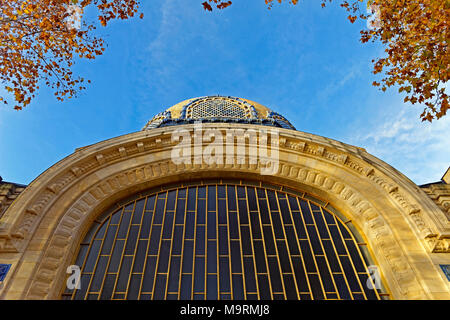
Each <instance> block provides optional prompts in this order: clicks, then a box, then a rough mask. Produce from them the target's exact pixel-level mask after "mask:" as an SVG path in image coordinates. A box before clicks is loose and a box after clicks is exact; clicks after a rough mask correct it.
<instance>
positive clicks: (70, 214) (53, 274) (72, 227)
mask: <svg viewBox="0 0 450 320" xmlns="http://www.w3.org/2000/svg"><path fill="white" fill-rule="evenodd" d="M259 166H260V163H259V162H258V163H257V164H256V167H250V165H248V164H241V165H235V166H231V167H230V168H225V167H224V166H221V165H215V166H213V167H211V166H209V165H207V164H206V163H203V164H202V165H201V166H199V167H197V166H196V165H193V164H191V165H186V164H182V165H174V164H173V162H171V161H170V160H168V161H163V162H156V163H151V164H146V165H143V166H139V167H136V168H133V169H131V170H126V171H123V172H120V173H117V174H115V175H112V176H110V177H108V178H107V179H105V180H104V181H102V182H100V183H98V184H96V185H94V186H92V187H91V188H89V190H88V191H86V192H84V194H83V196H81V197H80V198H79V199H78V200H77V201H76V202H75V203H74V204H73V205H72V206H71V208H69V210H67V212H66V213H65V214H64V216H63V218H62V219H61V221H60V223H59V225H58V227H57V228H56V230H55V232H54V235H53V237H52V239H51V241H50V245H49V246H48V248H47V250H46V251H45V254H44V257H43V259H42V260H43V261H44V262H43V263H42V264H41V265H40V266H39V269H38V270H37V272H36V275H37V276H36V278H35V279H34V281H33V283H32V284H31V287H30V290H29V293H28V295H27V298H30V299H42V298H46V297H47V296H46V294H47V293H48V292H50V291H51V290H50V289H51V288H52V287H53V285H54V280H55V279H58V278H59V277H58V272H60V273H61V272H63V273H64V272H65V269H64V270H61V268H60V266H64V265H65V264H64V260H65V259H68V258H69V257H67V256H65V254H64V253H66V252H71V250H70V248H69V246H71V245H73V240H74V239H73V237H72V235H74V234H77V233H78V230H79V228H80V226H81V225H83V223H84V221H85V220H86V219H87V217H88V216H89V213H90V211H92V210H93V209H94V207H95V206H96V205H98V204H99V203H101V202H102V201H103V200H105V199H108V198H109V197H110V196H111V195H112V194H114V193H116V192H119V191H121V190H125V189H127V188H130V187H132V186H133V185H137V184H140V183H144V182H145V181H148V180H154V179H158V178H160V177H167V176H176V175H177V174H179V173H186V172H201V171H210V170H217V169H220V170H221V171H222V170H223V171H231V172H236V171H239V172H243V173H245V172H246V171H249V172H254V171H255V170H257V169H258V168H259ZM278 175H279V176H281V177H285V178H286V179H289V180H292V182H296V183H302V184H307V185H311V186H314V187H317V188H320V189H322V190H324V191H326V192H330V193H333V194H334V195H335V196H336V197H338V198H341V199H342V200H343V201H345V202H346V203H347V205H348V207H350V208H352V213H354V215H355V218H356V219H357V221H358V222H359V223H361V224H364V225H366V226H367V230H368V231H369V232H370V233H371V235H372V236H371V237H370V239H373V243H371V245H372V246H374V247H379V248H380V249H381V252H382V253H383V256H384V258H385V259H386V260H387V261H388V263H389V265H390V267H391V268H392V270H394V271H395V272H393V275H394V276H395V279H396V281H397V284H398V287H399V288H400V291H401V293H402V294H403V295H404V297H405V298H414V297H416V295H417V294H418V293H417V292H415V291H411V290H410V288H417V287H420V286H419V285H418V284H417V283H416V282H417V279H416V277H415V275H414V273H413V272H412V270H411V268H410V266H409V263H408V261H407V259H406V258H405V256H404V254H402V252H401V250H399V248H398V245H397V243H396V240H395V238H394V236H393V234H392V231H391V230H390V228H389V226H388V225H387V224H386V222H385V220H384V219H383V218H382V217H381V216H380V214H379V213H378V212H377V211H376V210H375V209H374V208H373V207H372V206H371V204H370V202H369V201H368V200H366V199H364V197H363V196H362V195H361V194H359V193H358V192H357V191H356V190H355V189H353V188H351V187H350V186H348V185H346V184H344V183H342V182H339V181H338V180H337V179H336V178H334V177H331V176H330V175H328V174H325V173H323V172H320V171H316V170H310V169H307V168H302V167H299V166H295V165H292V164H289V163H283V164H282V165H281V166H280V168H279V172H278Z"/></svg>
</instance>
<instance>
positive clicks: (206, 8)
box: [202, 1, 212, 11]
mask: <svg viewBox="0 0 450 320" xmlns="http://www.w3.org/2000/svg"><path fill="white" fill-rule="evenodd" d="M202 5H203V9H205V10H208V11H212V7H211V5H210V4H209V3H208V2H206V1H205V2H203V3H202Z"/></svg>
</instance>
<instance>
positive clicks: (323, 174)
mask: <svg viewBox="0 0 450 320" xmlns="http://www.w3.org/2000/svg"><path fill="white" fill-rule="evenodd" d="M228 126H229V125H227V124H210V125H209V127H217V128H219V129H224V128H227V127H228ZM205 127H207V125H205ZM236 127H239V125H233V126H232V128H236ZM242 127H243V128H247V127H248V126H242ZM255 127H256V128H258V127H257V126H255ZM186 128H188V129H189V128H190V129H192V126H191V125H186ZM170 130H173V129H168V128H161V129H153V130H150V131H145V132H138V133H133V134H130V135H127V136H122V137H118V138H114V139H111V140H107V141H104V142H101V143H98V144H96V145H92V146H88V147H85V148H82V149H79V150H78V151H76V152H75V153H74V154H72V155H71V156H69V157H68V158H66V159H64V160H63V161H60V162H59V163H57V164H56V165H55V166H53V167H52V168H50V169H49V170H48V171H47V172H45V173H44V174H42V175H41V176H40V177H39V178H38V179H36V181H34V182H33V183H32V184H31V185H30V187H29V188H27V189H25V191H24V192H23V193H22V194H21V195H20V196H19V198H18V199H17V201H16V202H15V203H14V204H13V205H12V206H11V207H10V208H9V209H8V211H7V212H6V213H5V216H4V217H3V218H2V219H1V220H0V253H1V252H24V254H26V250H27V249H26V248H27V245H28V243H29V241H30V239H31V238H32V235H33V234H34V232H35V231H36V229H37V227H38V226H39V224H40V223H41V221H42V220H43V219H44V218H46V217H47V216H48V212H50V210H51V208H52V207H53V205H54V204H55V203H57V202H58V201H59V200H60V199H63V198H64V199H67V200H65V201H69V202H66V203H68V205H67V206H66V207H64V208H61V210H60V211H58V212H57V213H53V214H57V215H58V216H57V217H55V221H58V222H57V223H56V224H55V226H56V227H55V229H54V230H53V231H52V233H51V236H50V238H49V239H48V245H47V246H46V248H45V251H44V252H43V254H42V257H41V259H40V260H39V261H40V262H39V263H38V264H37V266H36V268H35V271H34V273H33V276H32V277H31V278H30V283H29V285H28V286H27V288H28V289H27V293H26V297H27V298H32V299H44V298H56V296H55V295H57V293H58V286H59V285H60V283H57V280H58V281H59V280H60V279H62V278H63V277H64V276H65V268H64V266H65V265H66V263H67V262H68V261H69V260H70V259H71V257H72V256H73V254H74V250H75V249H74V248H75V247H76V246H77V245H78V243H77V241H78V240H79V238H80V237H81V233H82V232H83V230H84V229H83V228H85V227H86V224H87V223H88V222H89V221H90V219H93V216H92V215H93V214H96V213H98V212H97V208H99V207H104V206H105V203H107V202H108V201H109V199H112V198H114V196H115V195H117V194H126V193H127V192H128V191H129V192H130V193H133V192H135V190H136V188H140V187H141V186H146V185H148V184H149V183H152V184H155V185H157V184H158V183H164V182H167V180H168V179H169V178H170V177H177V176H179V175H186V174H188V175H190V176H195V175H196V174H198V173H210V172H220V173H221V174H223V175H227V174H229V175H230V176H233V175H236V174H239V175H240V176H242V177H246V176H248V175H249V174H253V175H258V174H259V172H260V171H259V170H260V169H261V167H262V166H263V165H262V164H261V163H262V162H264V161H262V162H261V161H260V160H264V159H255V160H257V161H256V164H251V163H252V162H251V161H249V160H250V159H249V158H248V157H247V160H246V161H245V162H244V163H242V164H239V163H237V162H235V163H234V164H232V165H229V164H211V165H208V164H207V163H205V162H203V163H202V164H195V161H191V163H190V164H187V163H181V164H178V165H176V164H174V163H173V162H172V161H170V150H171V147H172V146H173V145H174V144H175V143H174V142H172V140H171V136H170V134H169V133H170ZM279 132H280V144H279V148H280V166H279V168H278V173H277V174H275V175H274V176H271V177H264V176H261V179H263V178H264V179H275V181H280V180H281V181H285V183H287V185H291V186H293V187H294V188H295V187H297V188H299V189H301V188H303V187H305V186H309V187H310V188H312V189H313V190H320V191H321V192H322V194H325V195H327V196H328V197H330V199H336V201H337V202H339V203H341V205H342V206H343V207H344V208H346V212H348V213H349V214H350V215H352V216H353V219H355V221H356V222H357V224H358V225H359V226H360V227H361V229H362V230H363V231H364V233H365V234H366V235H367V238H368V240H369V245H370V246H371V247H372V248H373V250H374V254H375V256H376V258H377V259H378V260H380V261H385V271H386V273H388V274H389V277H390V278H389V279H392V280H389V281H394V282H395V284H394V283H393V282H389V285H390V286H395V287H396V288H398V292H399V298H404V299H408V298H427V294H426V293H425V292H424V291H423V289H422V286H421V284H420V283H419V281H418V279H417V275H416V274H415V272H414V271H413V270H414V268H412V267H411V265H410V262H409V261H408V258H407V257H406V256H405V253H404V252H403V249H402V248H401V247H400V246H399V243H398V240H397V239H396V237H395V235H394V233H393V231H392V229H391V227H390V224H389V222H387V220H386V216H383V215H382V214H381V213H380V210H379V208H376V207H374V205H373V204H372V200H371V196H372V195H373V194H377V195H378V196H379V197H386V198H389V199H391V200H392V201H393V202H394V203H397V205H398V208H399V209H400V210H401V211H402V212H403V216H404V217H405V219H408V221H410V222H411V224H412V225H414V226H415V228H416V232H418V233H420V234H421V236H422V237H423V239H425V240H424V241H426V243H427V244H428V245H430V243H431V241H432V240H433V239H437V237H439V235H438V233H437V232H436V230H435V228H434V227H433V225H431V224H430V222H429V221H428V220H426V219H424V217H423V212H424V210H423V207H422V204H421V202H417V203H416V202H415V201H412V200H411V199H413V198H414V197H412V196H409V197H406V196H405V194H407V193H408V192H407V191H406V190H404V189H403V188H402V187H401V186H400V185H399V184H396V183H394V182H392V181H393V179H391V178H389V177H387V176H386V175H385V174H384V173H383V171H380V169H379V168H378V167H376V166H374V164H373V163H369V162H367V161H365V160H364V159H363V158H362V157H361V156H360V154H361V153H364V151H363V150H362V149H359V148H356V147H352V146H349V145H345V144H343V143H340V142H337V141H332V140H329V139H324V138H322V137H317V136H312V135H308V134H305V133H301V132H294V133H293V131H291V130H284V129H280V130H279ZM191 133H192V130H191ZM206 144H207V143H206ZM291 155H292V156H291ZM296 159H298V160H296ZM301 159H316V160H317V161H319V163H324V165H323V167H326V168H327V169H326V170H325V169H319V168H312V167H308V166H307V165H301V164H300V162H301ZM193 160H195V159H193ZM125 162H126V163H127V165H126V166H125V167H122V168H120V167H121V164H123V163H125ZM305 163H307V161H306V162H305ZM97 175H102V177H101V178H100V177H99V176H97ZM343 177H348V179H350V180H351V179H353V180H352V181H354V179H358V180H357V181H359V180H360V181H361V182H363V183H364V185H365V188H366V189H367V190H364V192H362V191H360V190H358V189H357V188H356V186H355V185H354V184H349V183H348V181H346V180H348V179H343ZM391 180H392V181H391ZM403 183H404V184H405V185H407V184H408V183H409V184H411V183H410V182H409V180H408V181H403ZM382 194H384V195H382ZM424 196H425V195H424ZM425 197H426V196H425ZM427 199H428V198H427ZM428 200H429V199H428ZM430 202H431V200H430ZM431 203H432V202H431ZM432 205H434V203H432ZM394 212H397V211H396V209H395V208H394V209H393V210H392V214H394ZM385 214H387V213H385ZM396 214H399V215H402V214H400V213H396ZM439 241H441V240H439ZM437 243H438V241H437V240H436V241H435V244H433V248H432V249H431V250H434V251H435V252H443V251H436V250H442V249H440V248H442V244H439V245H438V244H437ZM446 244H447V249H446V250H448V242H446ZM444 247H445V246H444ZM430 248H431V245H430ZM437 248H439V249H437Z"/></svg>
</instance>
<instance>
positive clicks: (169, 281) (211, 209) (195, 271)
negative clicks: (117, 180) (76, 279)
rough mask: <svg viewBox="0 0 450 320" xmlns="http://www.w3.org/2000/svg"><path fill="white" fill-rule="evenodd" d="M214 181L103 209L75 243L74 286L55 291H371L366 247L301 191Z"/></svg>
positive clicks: (169, 295)
mask: <svg viewBox="0 0 450 320" xmlns="http://www.w3.org/2000/svg"><path fill="white" fill-rule="evenodd" d="M216 183H218V182H205V184H206V186H205V185H199V186H198V187H197V186H196V183H195V182H192V183H190V184H189V188H186V187H184V188H181V187H180V186H181V185H182V184H178V187H177V186H176V185H173V186H171V187H165V188H164V187H163V188H162V189H161V188H159V190H169V191H148V193H143V194H144V196H140V197H139V198H137V199H136V200H132V201H131V202H127V203H125V204H124V205H122V206H120V207H116V208H112V209H109V210H107V211H105V212H104V213H103V214H101V215H100V216H99V217H100V218H99V219H102V220H103V221H102V222H101V223H100V222H99V221H95V222H94V223H93V225H92V227H91V229H90V230H89V231H88V232H87V233H86V236H85V238H84V239H83V243H82V244H81V245H80V249H79V253H78V256H77V259H76V264H78V265H80V266H82V274H81V281H82V289H81V290H74V292H73V296H70V294H72V291H70V290H69V291H68V290H66V295H65V296H64V297H65V298H72V299H131V300H133V299H178V298H180V299H200V300H203V299H217V298H221V299H231V298H233V299H258V298H260V299H298V298H300V299H301V300H308V299H365V298H366V297H367V299H378V298H379V296H377V294H376V291H374V290H372V289H371V288H369V287H367V285H366V283H367V281H368V277H369V275H368V271H367V267H366V264H365V262H364V259H366V257H365V255H366V254H367V252H366V251H361V249H360V247H359V245H358V244H357V243H356V242H355V238H354V237H353V235H352V234H351V233H350V231H349V230H348V229H347V228H346V227H345V226H344V224H342V223H341V220H339V219H336V218H335V216H334V215H333V214H331V213H329V212H327V211H326V210H325V209H324V208H322V207H320V206H319V205H318V204H316V203H312V202H311V201H310V200H309V199H312V198H311V197H310V196H308V195H304V194H303V193H301V192H297V193H292V194H286V193H285V192H282V191H280V190H281V188H280V187H277V186H269V185H267V188H268V189H265V188H263V187H259V184H258V183H257V184H253V185H251V186H250V185H246V184H245V183H242V184H241V185H227V186H226V185H224V184H222V185H216ZM255 186H256V187H255ZM273 188H277V190H278V191H275V190H274V189H273ZM283 190H284V189H283ZM152 192H155V193H152ZM292 192H293V191H292ZM237 199H238V200H237ZM127 201H128V200H127ZM317 203H320V205H321V206H322V205H324V204H325V202H323V201H319V200H317ZM328 230H329V231H328ZM100 254H101V255H100ZM91 272H93V274H92V275H91V274H90V273H91ZM87 273H88V274H87ZM244 288H245V289H244ZM349 289H350V290H349ZM178 291H179V292H180V294H179V295H178V293H177V292H178Z"/></svg>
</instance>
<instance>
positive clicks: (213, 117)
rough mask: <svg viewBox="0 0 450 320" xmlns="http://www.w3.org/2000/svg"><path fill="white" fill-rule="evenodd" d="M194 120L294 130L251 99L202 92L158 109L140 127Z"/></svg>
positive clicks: (151, 127) (284, 120) (162, 125)
mask: <svg viewBox="0 0 450 320" xmlns="http://www.w3.org/2000/svg"><path fill="white" fill-rule="evenodd" d="M197 121H201V122H226V123H251V124H260V125H266V126H273V127H279V128H285V129H293V130H295V127H294V126H293V125H292V124H291V123H290V122H289V121H288V120H287V119H286V118H285V117H283V116H282V115H280V114H278V113H276V112H273V111H272V110H270V109H269V108H267V107H265V106H263V105H261V104H259V103H257V102H254V101H251V100H247V99H242V98H236V97H230V96H228V97H225V96H206V97H199V98H193V99H188V100H184V101H182V102H180V103H177V104H176V105H174V106H172V107H170V108H168V109H167V110H166V111H163V112H161V113H158V114H157V115H156V116H154V117H153V118H152V119H151V120H150V121H149V122H147V124H146V125H145V127H144V128H143V130H149V129H153V128H160V127H166V126H173V125H180V124H188V123H195V122H197Z"/></svg>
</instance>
